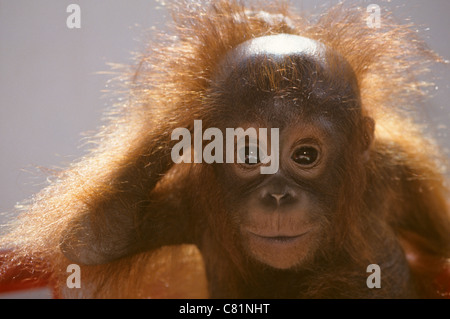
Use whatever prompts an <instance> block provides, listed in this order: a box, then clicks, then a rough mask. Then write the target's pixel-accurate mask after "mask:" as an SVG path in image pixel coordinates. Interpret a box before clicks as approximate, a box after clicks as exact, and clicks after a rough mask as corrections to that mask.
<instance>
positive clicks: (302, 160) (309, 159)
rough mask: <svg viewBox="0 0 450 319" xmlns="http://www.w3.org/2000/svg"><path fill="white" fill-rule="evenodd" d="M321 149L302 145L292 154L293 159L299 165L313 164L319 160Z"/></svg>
mask: <svg viewBox="0 0 450 319" xmlns="http://www.w3.org/2000/svg"><path fill="white" fill-rule="evenodd" d="M318 157H319V151H318V150H317V149H316V148H314V147H312V146H301V147H299V148H297V149H296V150H295V151H294V153H293V154H292V159H293V160H294V162H296V163H297V164H299V165H302V166H311V165H312V164H314V163H315V162H316V161H317V158H318Z"/></svg>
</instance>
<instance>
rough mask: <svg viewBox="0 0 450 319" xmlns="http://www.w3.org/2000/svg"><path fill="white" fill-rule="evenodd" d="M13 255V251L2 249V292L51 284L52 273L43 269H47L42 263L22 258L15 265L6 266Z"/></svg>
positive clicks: (0, 256) (0, 277) (0, 252)
mask: <svg viewBox="0 0 450 319" xmlns="http://www.w3.org/2000/svg"><path fill="white" fill-rule="evenodd" d="M13 257H14V255H13V254H12V253H11V251H0V293H6V292H16V291H23V290H28V289H34V288H43V287H50V286H51V284H50V281H49V279H50V273H48V272H45V271H44V270H42V269H45V268H43V267H42V263H40V262H39V261H34V260H22V261H20V262H17V263H16V264H15V265H14V266H9V265H8V267H7V266H5V261H6V260H8V259H9V258H13ZM39 264H40V265H41V266H38V265H39Z"/></svg>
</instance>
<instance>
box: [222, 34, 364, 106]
mask: <svg viewBox="0 0 450 319" xmlns="http://www.w3.org/2000/svg"><path fill="white" fill-rule="evenodd" d="M213 88H215V91H216V92H220V93H221V95H222V96H223V97H224V98H225V99H226V103H222V105H229V106H233V108H236V107H244V108H247V107H249V106H254V105H257V106H258V107H260V106H262V105H267V106H269V105H272V106H273V105H274V104H273V103H270V102H269V103H267V102H268V101H271V100H273V99H274V98H275V99H279V98H281V99H284V100H285V101H291V102H295V103H289V102H287V104H291V106H292V107H293V108H294V109H297V111H302V112H304V111H306V112H308V111H314V112H316V111H317V110H316V109H317V107H322V108H323V107H325V108H327V110H325V111H326V112H328V111H333V112H339V110H340V109H348V108H352V109H354V108H355V106H356V107H359V104H360V103H359V90H358V85H357V82H356V78H355V76H354V73H353V70H352V68H351V66H350V64H349V63H348V62H347V61H346V60H345V59H344V58H343V57H342V56H341V55H340V54H339V53H337V52H335V51H334V50H333V49H331V48H328V47H326V46H325V45H324V44H322V43H320V42H318V41H316V40H312V39H309V38H305V37H301V36H297V35H290V34H278V35H272V36H264V37H259V38H254V39H251V40H248V41H246V42H244V43H242V44H240V45H238V46H237V47H236V48H234V49H233V50H231V51H230V52H229V53H228V54H227V55H226V57H225V58H224V60H223V61H222V63H221V65H220V67H219V69H218V72H217V76H216V78H215V79H214V80H213ZM283 104H284V105H286V103H283ZM241 114H242V113H241Z"/></svg>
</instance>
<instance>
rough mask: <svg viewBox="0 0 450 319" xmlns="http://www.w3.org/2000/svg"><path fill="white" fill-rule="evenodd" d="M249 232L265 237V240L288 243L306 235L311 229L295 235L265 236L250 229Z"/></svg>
mask: <svg viewBox="0 0 450 319" xmlns="http://www.w3.org/2000/svg"><path fill="white" fill-rule="evenodd" d="M249 233H250V234H252V235H253V236H256V237H258V238H261V239H264V240H269V241H273V242H279V243H287V242H290V241H294V240H295V239H297V238H300V237H302V236H303V235H306V234H307V233H309V231H307V232H304V233H302V234H300V235H295V236H264V235H259V234H255V233H253V232H251V231H249Z"/></svg>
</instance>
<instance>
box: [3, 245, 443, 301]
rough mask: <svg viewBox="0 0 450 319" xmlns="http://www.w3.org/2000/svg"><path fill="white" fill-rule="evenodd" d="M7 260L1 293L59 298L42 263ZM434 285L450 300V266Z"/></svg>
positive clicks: (7, 255) (439, 294) (438, 294)
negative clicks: (49, 293) (48, 292)
mask: <svg viewBox="0 0 450 319" xmlns="http://www.w3.org/2000/svg"><path fill="white" fill-rule="evenodd" d="M7 258H13V254H12V253H11V252H10V251H0V293H6V292H14V291H23V290H28V289H34V288H43V287H49V288H51V289H52V290H53V297H54V298H58V297H57V295H56V293H55V291H56V290H55V289H53V288H54V287H53V285H52V283H51V282H50V275H51V274H50V273H49V272H48V271H44V270H43V269H46V267H42V265H43V263H42V262H40V261H36V260H23V261H21V262H17V264H16V265H15V266H13V267H5V266H4V265H5V260H7ZM33 265H34V266H33ZM433 285H434V289H433V290H434V292H435V294H434V295H433V296H429V298H445V299H450V265H448V266H447V267H445V269H444V270H443V271H442V272H441V273H439V275H438V276H436V277H435V280H434V282H433Z"/></svg>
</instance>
